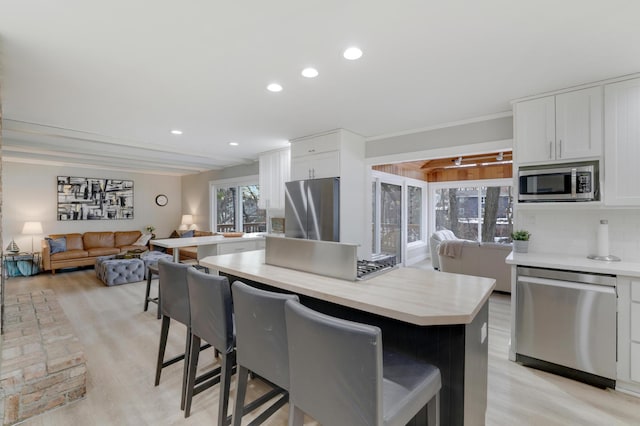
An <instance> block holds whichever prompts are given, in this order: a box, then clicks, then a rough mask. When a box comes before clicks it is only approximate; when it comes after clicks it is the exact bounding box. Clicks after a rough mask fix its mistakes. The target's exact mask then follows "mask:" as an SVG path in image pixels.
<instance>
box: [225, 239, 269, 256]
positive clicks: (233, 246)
mask: <svg viewBox="0 0 640 426" xmlns="http://www.w3.org/2000/svg"><path fill="white" fill-rule="evenodd" d="M259 249H260V246H259V243H258V242H257V241H239V242H237V243H227V244H218V254H229V253H242V252H243V251H251V250H259Z"/></svg>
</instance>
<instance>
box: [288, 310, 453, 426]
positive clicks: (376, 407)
mask: <svg viewBox="0 0 640 426" xmlns="http://www.w3.org/2000/svg"><path fill="white" fill-rule="evenodd" d="M285 316H286V324H287V336H288V339H289V340H288V341H289V370H290V375H291V376H290V380H291V386H290V389H289V392H290V395H289V410H290V411H289V425H290V426H298V425H302V423H303V418H304V414H303V413H307V414H309V415H310V416H312V417H313V418H314V419H315V420H317V421H318V422H320V423H321V424H323V425H350V426H358V425H362V426H365V425H367V426H371V425H376V426H378V425H380V426H381V425H394V426H395V425H398V426H400V425H406V424H407V423H408V422H409V421H410V420H411V419H412V418H413V417H414V416H415V415H416V414H418V412H420V411H421V410H422V408H423V407H424V406H425V405H426V406H427V411H428V413H427V415H428V418H429V424H436V425H437V424H439V395H440V388H441V379H440V370H439V369H438V368H437V367H435V366H433V365H431V364H428V363H425V362H423V361H421V360H416V359H413V358H410V357H409V356H407V355H402V354H399V353H393V352H386V351H385V352H383V348H382V332H381V330H380V329H379V328H378V327H374V326H371V325H366V324H360V323H356V322H352V321H346V320H342V319H338V318H335V317H331V316H328V315H324V314H321V313H319V312H316V311H314V310H312V309H309V308H307V307H305V306H302V305H301V304H300V303H296V302H293V301H287V302H286V304H285Z"/></svg>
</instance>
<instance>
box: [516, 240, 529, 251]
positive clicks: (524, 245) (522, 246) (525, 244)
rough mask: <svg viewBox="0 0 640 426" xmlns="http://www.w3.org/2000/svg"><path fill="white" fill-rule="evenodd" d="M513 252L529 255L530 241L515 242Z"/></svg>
mask: <svg viewBox="0 0 640 426" xmlns="http://www.w3.org/2000/svg"><path fill="white" fill-rule="evenodd" d="M513 251H514V252H516V253H528V252H529V241H524V240H513Z"/></svg>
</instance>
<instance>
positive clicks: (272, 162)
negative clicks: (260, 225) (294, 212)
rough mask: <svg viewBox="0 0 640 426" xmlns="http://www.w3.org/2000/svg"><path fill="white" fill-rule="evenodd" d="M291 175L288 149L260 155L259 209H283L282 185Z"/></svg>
mask: <svg viewBox="0 0 640 426" xmlns="http://www.w3.org/2000/svg"><path fill="white" fill-rule="evenodd" d="M290 174H291V162H290V158H289V149H285V150H281V151H273V152H267V153H263V154H261V155H260V180H259V182H260V198H259V200H258V207H260V208H261V209H284V184H285V182H288V181H289V180H290V179H289V176H290Z"/></svg>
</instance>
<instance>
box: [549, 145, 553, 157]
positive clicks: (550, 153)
mask: <svg viewBox="0 0 640 426" xmlns="http://www.w3.org/2000/svg"><path fill="white" fill-rule="evenodd" d="M549 160H553V142H552V141H549Z"/></svg>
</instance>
